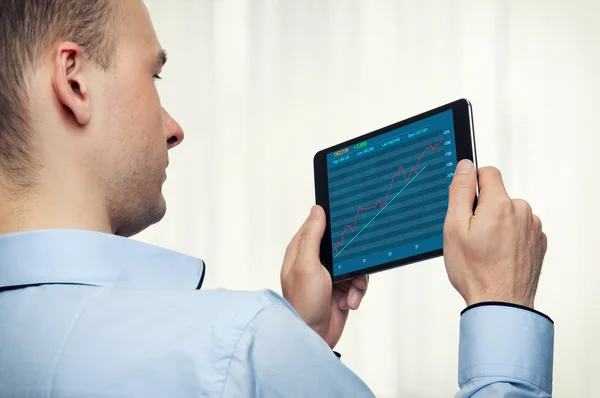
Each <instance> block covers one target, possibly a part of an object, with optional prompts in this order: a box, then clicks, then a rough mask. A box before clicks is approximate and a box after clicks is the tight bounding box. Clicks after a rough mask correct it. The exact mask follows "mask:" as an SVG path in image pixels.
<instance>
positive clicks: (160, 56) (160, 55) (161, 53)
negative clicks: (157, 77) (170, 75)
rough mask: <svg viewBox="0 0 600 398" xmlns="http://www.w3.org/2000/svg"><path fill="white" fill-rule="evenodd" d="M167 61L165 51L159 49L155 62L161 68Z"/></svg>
mask: <svg viewBox="0 0 600 398" xmlns="http://www.w3.org/2000/svg"><path fill="white" fill-rule="evenodd" d="M166 63H167V51H166V50H164V49H161V50H160V51H159V52H158V55H157V56H156V64H157V65H158V66H159V67H160V68H162V67H163V66H165V64H166Z"/></svg>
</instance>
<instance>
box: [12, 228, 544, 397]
mask: <svg viewBox="0 0 600 398" xmlns="http://www.w3.org/2000/svg"><path fill="white" fill-rule="evenodd" d="M204 268H205V266H204V263H203V262H202V260H199V259H195V258H191V257H188V256H185V255H182V254H180V253H176V252H172V251H169V250H165V249H161V248H158V247H155V246H151V245H147V244H144V243H141V242H138V241H135V240H132V239H127V238H122V237H118V236H113V235H108V234H101V233H97V232H85V231H73V230H47V231H32V232H20V233H14V234H7V235H0V289H3V290H0V397H27V398H34V397H54V398H63V397H64V398H67V397H119V398H120V397H144V398H151V397H169V398H178V397H236V398H239V397H291V398H296V397H344V398H348V397H371V396H373V393H372V392H371V391H370V390H369V388H368V387H367V386H366V385H365V383H363V382H362V381H361V379H360V378H359V377H357V376H356V375H355V374H354V373H353V372H352V371H351V370H350V369H348V368H347V367H346V366H345V365H344V363H343V357H342V358H341V360H340V359H338V358H337V357H336V356H335V354H334V353H333V352H332V351H331V349H330V348H329V346H328V345H327V344H326V343H325V342H324V341H323V340H322V339H321V338H320V337H319V336H318V335H317V334H316V333H315V332H314V331H313V330H312V329H310V328H309V327H308V326H306V324H304V322H303V321H302V319H301V318H300V317H299V316H298V314H297V313H296V312H295V311H294V309H293V308H292V307H291V306H290V305H289V304H288V303H287V302H286V301H285V300H284V299H283V298H282V297H280V296H279V295H277V294H276V293H274V292H272V291H269V290H264V291H257V292H243V291H230V290H223V289H219V290H201V289H200V287H201V284H202V279H203V277H204V271H205V269H204ZM448 327H452V325H448ZM553 344H554V326H553V323H552V322H551V321H550V320H549V319H548V318H546V317H545V316H543V315H541V314H539V313H536V312H534V311H529V310H524V309H521V308H516V307H510V306H505V305H488V306H479V307H475V308H470V309H468V310H467V311H466V312H464V313H463V314H462V315H461V320H460V349H459V352H460V355H459V364H458V383H459V388H460V392H458V393H457V397H460V398H465V397H473V398H488V397H526V398H531V397H550V396H551V392H552V365H553V363H552V361H553ZM430 360H431V361H436V358H430ZM378 365H379V364H377V363H373V364H371V366H378ZM393 382H394V381H393V380H390V383H393Z"/></svg>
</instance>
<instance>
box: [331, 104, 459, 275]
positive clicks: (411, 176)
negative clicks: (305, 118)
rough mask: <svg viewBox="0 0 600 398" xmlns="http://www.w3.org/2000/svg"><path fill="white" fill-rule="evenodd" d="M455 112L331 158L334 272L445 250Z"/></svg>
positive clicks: (345, 149) (362, 143) (356, 145)
mask: <svg viewBox="0 0 600 398" xmlns="http://www.w3.org/2000/svg"><path fill="white" fill-rule="evenodd" d="M455 151H456V149H455V145H454V124H453V119H452V111H451V110H448V111H445V112H444V113H440V114H437V115H434V116H432V117H430V118H427V119H424V120H422V121H420V122H417V123H414V124H411V125H408V126H404V127H402V128H399V129H397V130H392V131H389V132H387V133H385V134H382V135H380V136H377V137H375V138H373V139H369V140H366V141H363V142H360V143H357V144H355V145H352V146H350V147H347V148H343V149H340V150H337V151H335V152H333V153H330V154H328V180H329V204H330V221H331V242H332V252H333V253H332V255H333V266H334V274H335V275H341V274H344V273H348V272H352V271H355V270H358V269H362V268H368V267H373V266H376V265H379V264H382V263H386V262H389V261H392V260H396V259H400V258H405V257H410V256H413V255H416V254H420V253H423V252H426V251H430V250H433V249H438V248H441V247H442V241H443V236H442V232H443V224H444V218H445V216H446V210H447V206H448V187H449V185H450V183H451V181H452V176H453V171H454V168H455V166H456V154H455Z"/></svg>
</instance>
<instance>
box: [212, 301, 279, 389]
mask: <svg viewBox="0 0 600 398" xmlns="http://www.w3.org/2000/svg"><path fill="white" fill-rule="evenodd" d="M272 307H284V308H286V309H287V307H286V306H285V305H283V304H281V303H271V304H270V305H268V306H265V307H262V308H261V309H260V310H258V311H257V312H256V314H254V316H253V317H252V318H250V320H248V322H247V323H246V326H245V327H244V329H243V330H242V332H241V333H240V335H239V336H238V338H237V341H236V343H235V346H234V347H233V351H232V355H231V357H230V359H229V364H228V365H227V372H226V373H225V378H224V379H223V387H222V389H221V393H220V394H219V396H220V397H223V393H224V392H225V384H226V382H227V379H228V378H229V373H230V371H231V365H232V363H233V356H234V354H235V352H236V351H237V348H238V346H239V345H240V342H241V341H242V337H243V336H244V334H246V331H247V330H248V328H249V327H250V325H251V324H252V322H253V321H254V320H255V319H256V317H258V315H260V314H261V313H262V312H263V311H264V310H266V309H267V308H272Z"/></svg>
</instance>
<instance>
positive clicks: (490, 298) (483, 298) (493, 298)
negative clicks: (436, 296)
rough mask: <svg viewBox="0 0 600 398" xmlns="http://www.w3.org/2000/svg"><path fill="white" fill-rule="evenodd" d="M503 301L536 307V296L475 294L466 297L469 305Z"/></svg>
mask: <svg viewBox="0 0 600 398" xmlns="http://www.w3.org/2000/svg"><path fill="white" fill-rule="evenodd" d="M489 302H501V303H508V304H514V305H517V306H521V307H527V308H530V309H534V298H533V297H532V298H528V297H527V298H522V297H515V296H508V295H474V296H469V297H465V304H466V305H467V307H471V306H473V305H477V304H481V303H489Z"/></svg>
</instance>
